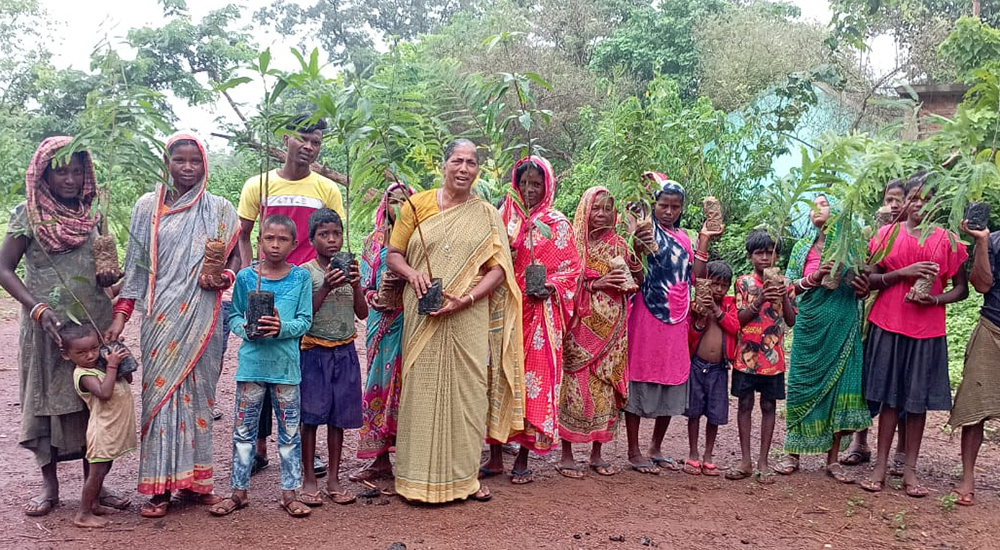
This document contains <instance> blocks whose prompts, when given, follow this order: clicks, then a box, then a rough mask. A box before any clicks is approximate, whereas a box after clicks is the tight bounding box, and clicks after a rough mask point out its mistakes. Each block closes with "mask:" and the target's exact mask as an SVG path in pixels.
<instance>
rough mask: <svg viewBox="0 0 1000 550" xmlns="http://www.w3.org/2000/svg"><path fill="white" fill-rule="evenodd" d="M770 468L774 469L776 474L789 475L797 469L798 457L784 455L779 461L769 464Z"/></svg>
mask: <svg viewBox="0 0 1000 550" xmlns="http://www.w3.org/2000/svg"><path fill="white" fill-rule="evenodd" d="M771 469H772V470H774V473H776V474H781V475H783V476H790V475H792V474H794V473H795V472H797V471H799V461H798V459H795V458H792V457H790V456H786V457H785V458H784V459H782V461H781V462H779V463H777V464H775V465H774V466H771Z"/></svg>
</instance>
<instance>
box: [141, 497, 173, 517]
mask: <svg viewBox="0 0 1000 550" xmlns="http://www.w3.org/2000/svg"><path fill="white" fill-rule="evenodd" d="M168 508H170V501H169V500H164V501H163V502H153V501H152V500H147V501H146V502H145V503H144V504H143V505H142V508H140V509H139V515H140V516H142V517H144V518H162V517H163V516H165V515H167V509H168Z"/></svg>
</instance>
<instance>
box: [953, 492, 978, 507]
mask: <svg viewBox="0 0 1000 550" xmlns="http://www.w3.org/2000/svg"><path fill="white" fill-rule="evenodd" d="M951 494H953V495H955V496H956V497H958V498H957V500H955V504H958V505H959V506H975V505H976V499H975V496H976V493H975V492H971V491H970V492H968V493H959V492H958V491H952V493H951Z"/></svg>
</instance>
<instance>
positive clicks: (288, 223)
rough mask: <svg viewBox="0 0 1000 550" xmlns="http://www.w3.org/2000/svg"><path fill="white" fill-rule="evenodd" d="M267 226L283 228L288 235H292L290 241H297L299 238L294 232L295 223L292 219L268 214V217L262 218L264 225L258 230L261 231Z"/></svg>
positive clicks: (282, 215) (281, 215)
mask: <svg viewBox="0 0 1000 550" xmlns="http://www.w3.org/2000/svg"><path fill="white" fill-rule="evenodd" d="M269 225H278V226H281V227H284V228H285V229H287V230H288V232H289V233H291V234H292V240H298V238H299V237H298V233H297V232H296V231H295V222H293V221H292V218H289V217H288V216H286V215H284V214H268V216H267V217H266V218H264V224H263V225H262V226H261V228H260V229H261V231H263V230H264V228H265V227H267V226H269Z"/></svg>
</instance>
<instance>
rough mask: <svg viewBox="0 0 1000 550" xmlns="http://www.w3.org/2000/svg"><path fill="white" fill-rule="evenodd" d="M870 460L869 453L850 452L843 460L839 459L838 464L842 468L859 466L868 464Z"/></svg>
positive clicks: (870, 455) (870, 453) (870, 454)
mask: <svg viewBox="0 0 1000 550" xmlns="http://www.w3.org/2000/svg"><path fill="white" fill-rule="evenodd" d="M871 459H872V452H871V451H867V452H866V451H850V452H848V453H847V454H846V455H844V458H841V459H840V463H841V464H843V465H844V466H859V465H861V464H864V463H866V462H870V461H871Z"/></svg>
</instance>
